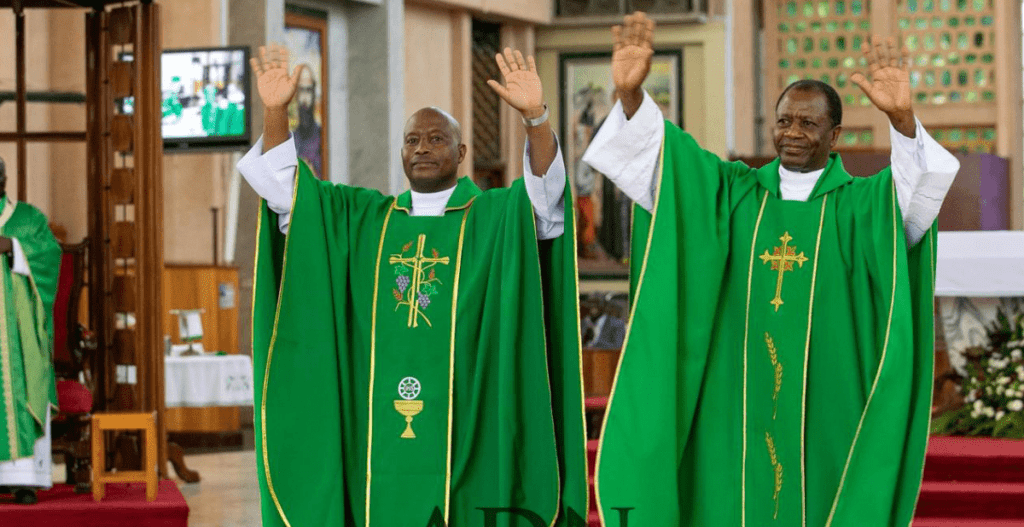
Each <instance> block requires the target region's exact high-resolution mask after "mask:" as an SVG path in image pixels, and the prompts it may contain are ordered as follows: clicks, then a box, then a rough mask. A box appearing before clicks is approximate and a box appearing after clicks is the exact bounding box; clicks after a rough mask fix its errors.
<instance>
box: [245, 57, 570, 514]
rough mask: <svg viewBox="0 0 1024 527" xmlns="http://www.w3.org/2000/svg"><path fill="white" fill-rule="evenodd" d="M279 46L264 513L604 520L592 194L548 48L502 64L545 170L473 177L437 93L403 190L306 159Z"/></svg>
mask: <svg viewBox="0 0 1024 527" xmlns="http://www.w3.org/2000/svg"><path fill="white" fill-rule="evenodd" d="M260 56H261V58H260V60H256V59H254V60H253V61H252V65H253V68H254V70H255V71H256V74H257V78H258V86H259V91H260V97H261V98H262V100H263V103H264V106H265V121H264V134H263V137H262V138H261V139H260V140H259V141H257V143H256V145H255V146H254V147H253V149H252V150H250V152H249V153H248V154H246V156H245V157H244V158H243V159H242V160H241V161H240V162H239V165H238V168H239V170H240V172H241V173H242V175H243V176H244V177H245V178H246V180H247V181H249V183H250V185H252V186H253V188H254V189H255V190H256V192H257V193H258V194H259V195H260V196H261V197H262V198H263V199H264V200H263V202H262V203H261V217H260V219H259V230H258V234H257V255H256V267H255V277H254V285H253V289H254V292H253V295H254V301H253V304H254V308H253V359H254V361H253V362H254V368H255V379H254V381H255V383H256V390H255V391H256V396H255V409H256V423H255V426H256V437H257V464H258V472H259V478H260V490H261V502H262V508H263V525H264V526H268V527H269V526H282V525H283V526H291V527H299V526H317V527H319V526H323V525H331V526H364V527H370V526H372V527H391V526H416V527H419V526H431V527H439V526H442V525H444V526H450V527H459V526H466V527H468V526H478V525H486V526H497V525H499V524H500V525H510V526H511V525H515V526H527V527H541V526H550V525H566V526H568V525H581V524H583V523H584V522H585V521H586V520H585V519H584V518H585V516H586V514H587V513H586V511H587V508H588V503H587V500H588V475H587V466H586V463H587V460H586V447H585V431H584V424H583V400H582V377H581V353H580V344H579V318H578V316H579V315H578V312H579V310H578V307H577V303H578V298H577V293H576V260H575V254H576V253H575V249H574V246H573V245H574V244H573V240H574V239H575V236H574V233H573V219H572V208H571V207H565V203H566V202H568V203H571V195H570V194H569V193H568V190H567V186H566V185H565V182H566V178H565V169H564V165H563V163H562V160H561V154H560V151H559V149H558V145H557V141H556V139H555V136H554V134H553V132H552V131H551V128H550V126H549V125H548V124H547V108H546V106H545V105H544V104H543V90H542V86H541V84H540V79H539V77H538V76H537V73H536V67H535V66H534V64H533V59H532V57H529V58H526V59H524V57H523V56H522V54H520V53H518V52H516V53H512V51H511V50H509V49H506V50H505V52H504V54H503V55H499V56H498V57H496V60H497V62H498V65H499V68H500V69H501V71H502V75H503V77H504V80H505V84H504V85H502V84H501V83H498V82H496V81H492V83H491V86H492V88H493V89H494V90H495V91H496V92H497V93H498V94H499V96H500V97H501V98H502V99H504V100H505V101H506V102H508V103H509V104H510V105H512V106H513V107H514V108H516V109H517V110H519V111H520V112H521V113H522V115H523V120H524V123H525V124H526V127H527V128H526V129H527V136H528V145H527V147H526V149H525V152H524V156H525V157H524V167H525V168H524V172H525V174H524V177H523V178H519V179H517V180H516V181H515V182H514V183H512V185H511V186H510V187H508V188H498V189H492V190H488V191H486V192H481V190H480V189H479V188H478V187H477V186H476V185H475V184H474V183H473V182H472V180H470V179H469V178H465V177H463V178H458V172H457V170H458V165H459V162H460V161H462V159H463V157H464V156H465V153H466V146H465V145H464V144H463V143H462V138H461V130H460V128H459V125H458V122H456V121H455V119H453V118H452V117H451V116H450V115H448V114H447V113H446V112H443V111H441V110H439V109H436V108H425V109H422V110H419V111H417V112H416V113H414V114H413V115H412V117H410V118H409V120H408V122H407V124H406V127H405V132H404V143H403V148H402V161H403V167H404V170H405V174H406V176H407V177H408V180H409V185H410V187H411V189H410V190H409V191H406V192H404V193H402V194H400V195H398V196H387V195H383V194H382V193H380V192H378V191H376V190H371V189H365V188H356V187H351V186H347V185H342V184H335V183H330V182H327V181H319V180H317V179H316V178H315V177H313V176H312V173H311V171H310V169H309V166H308V165H306V164H305V163H303V162H300V161H298V160H297V156H296V154H295V143H294V140H293V138H291V137H289V133H288V127H287V122H288V121H287V110H286V108H287V105H288V102H289V101H290V100H291V99H292V97H293V96H294V94H295V90H296V86H297V84H298V79H299V73H300V71H301V68H302V66H299V67H297V68H296V69H295V70H294V73H292V74H289V71H288V69H287V67H288V53H287V50H285V49H283V48H279V47H277V46H268V47H266V48H261V50H260ZM325 168H326V167H325ZM382 170H383V169H382ZM384 174H386V170H385V171H384ZM335 176H337V175H335ZM385 179H386V178H385Z"/></svg>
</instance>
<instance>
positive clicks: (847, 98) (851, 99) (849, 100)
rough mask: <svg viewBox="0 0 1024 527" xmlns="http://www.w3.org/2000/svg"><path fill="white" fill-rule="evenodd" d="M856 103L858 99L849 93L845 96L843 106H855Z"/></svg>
mask: <svg viewBox="0 0 1024 527" xmlns="http://www.w3.org/2000/svg"><path fill="white" fill-rule="evenodd" d="M856 101H857V99H855V98H854V96H853V94H852V93H847V94H846V95H844V96H843V104H846V105H847V106H853V103H855V102H856Z"/></svg>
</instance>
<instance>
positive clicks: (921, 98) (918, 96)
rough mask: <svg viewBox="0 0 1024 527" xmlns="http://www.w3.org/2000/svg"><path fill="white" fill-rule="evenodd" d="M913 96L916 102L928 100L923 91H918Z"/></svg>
mask: <svg viewBox="0 0 1024 527" xmlns="http://www.w3.org/2000/svg"><path fill="white" fill-rule="evenodd" d="M914 98H915V99H917V102H925V101H927V100H928V94H927V93H925V92H923V91H919V92H917V93H916V94H914Z"/></svg>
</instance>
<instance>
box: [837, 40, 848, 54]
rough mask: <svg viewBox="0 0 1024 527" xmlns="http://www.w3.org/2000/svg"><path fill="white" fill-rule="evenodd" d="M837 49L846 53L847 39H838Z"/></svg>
mask: <svg viewBox="0 0 1024 527" xmlns="http://www.w3.org/2000/svg"><path fill="white" fill-rule="evenodd" d="M836 49H837V50H838V51H846V37H836Z"/></svg>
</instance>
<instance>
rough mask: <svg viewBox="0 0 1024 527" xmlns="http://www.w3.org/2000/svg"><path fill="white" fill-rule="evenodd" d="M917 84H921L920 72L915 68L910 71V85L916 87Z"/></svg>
mask: <svg viewBox="0 0 1024 527" xmlns="http://www.w3.org/2000/svg"><path fill="white" fill-rule="evenodd" d="M919 84H921V72H920V71H916V70H915V71H912V72H910V87H911V88H917V86H918V85H919Z"/></svg>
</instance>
